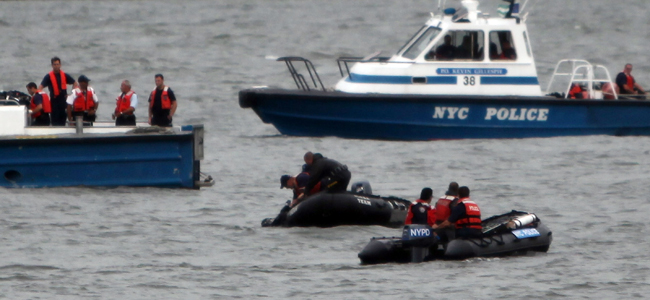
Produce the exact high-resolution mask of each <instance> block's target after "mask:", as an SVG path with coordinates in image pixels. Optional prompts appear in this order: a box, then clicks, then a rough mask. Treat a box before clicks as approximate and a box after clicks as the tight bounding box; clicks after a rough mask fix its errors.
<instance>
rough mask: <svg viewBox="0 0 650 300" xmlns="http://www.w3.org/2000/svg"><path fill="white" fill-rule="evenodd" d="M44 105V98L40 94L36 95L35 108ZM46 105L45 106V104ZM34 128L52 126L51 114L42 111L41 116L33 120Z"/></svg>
mask: <svg viewBox="0 0 650 300" xmlns="http://www.w3.org/2000/svg"><path fill="white" fill-rule="evenodd" d="M42 104H43V96H42V95H41V94H39V93H36V94H34V98H33V106H34V107H36V106H39V105H42ZM43 105H44V104H43ZM32 126H50V114H49V113H46V112H45V108H44V107H43V110H42V111H41V114H40V115H39V116H38V117H36V118H34V119H32Z"/></svg>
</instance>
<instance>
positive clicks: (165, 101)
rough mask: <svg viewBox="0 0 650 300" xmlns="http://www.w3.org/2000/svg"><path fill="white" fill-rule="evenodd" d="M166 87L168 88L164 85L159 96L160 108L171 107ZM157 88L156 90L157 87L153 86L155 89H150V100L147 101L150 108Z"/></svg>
mask: <svg viewBox="0 0 650 300" xmlns="http://www.w3.org/2000/svg"><path fill="white" fill-rule="evenodd" d="M168 89H169V87H168V86H165V87H164V88H163V90H162V95H161V96H160V102H161V103H160V106H161V107H162V109H171V108H172V102H171V101H170V100H169V94H168V93H167V90H168ZM157 90H158V88H155V89H153V91H151V101H150V102H149V107H150V108H152V107H153V101H154V99H155V97H156V91H157Z"/></svg>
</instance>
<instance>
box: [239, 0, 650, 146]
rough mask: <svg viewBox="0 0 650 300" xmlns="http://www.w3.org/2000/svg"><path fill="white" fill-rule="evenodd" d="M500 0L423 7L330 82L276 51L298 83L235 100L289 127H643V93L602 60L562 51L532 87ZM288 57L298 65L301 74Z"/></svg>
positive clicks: (526, 47) (455, 130) (564, 132)
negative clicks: (628, 87) (384, 46)
mask: <svg viewBox="0 0 650 300" xmlns="http://www.w3.org/2000/svg"><path fill="white" fill-rule="evenodd" d="M510 2H512V3H511V5H510V6H509V11H508V12H507V13H506V15H505V17H504V18H493V17H489V16H487V15H485V14H483V13H481V12H480V11H479V10H478V6H479V2H478V1H476V0H463V1H461V3H462V6H463V9H462V10H459V11H456V10H455V9H447V10H445V11H444V13H442V14H440V15H435V16H433V17H432V18H431V19H429V20H428V21H427V23H426V24H425V26H423V27H422V28H421V29H420V30H419V31H418V32H417V33H416V34H415V36H414V37H413V38H412V39H410V40H409V41H408V42H407V43H406V44H405V45H404V46H403V47H402V48H401V49H400V50H399V51H398V52H397V53H396V54H395V55H393V56H391V57H380V56H379V54H378V53H375V54H373V55H369V56H367V57H364V58H359V57H355V58H353V57H342V58H339V59H338V61H337V62H338V64H339V69H340V71H341V75H342V76H343V78H342V79H341V80H340V81H339V82H338V84H337V85H336V87H335V88H334V91H329V90H327V89H326V88H325V87H324V85H323V84H322V82H321V80H320V77H319V76H318V73H317V72H316V69H315V68H314V66H313V64H312V63H311V62H310V61H309V60H307V59H304V58H301V57H281V58H279V59H278V61H282V62H285V63H286V65H287V66H288V68H289V71H290V74H291V76H292V78H293V80H294V82H295V83H296V86H297V87H298V90H285V89H270V88H254V89H247V90H242V91H240V93H239V104H240V106H241V107H242V108H252V109H253V110H254V111H255V113H256V114H257V115H258V116H259V117H260V119H262V121H263V122H265V123H270V124H273V125H274V126H275V127H276V128H277V129H278V130H279V131H280V132H281V133H282V134H286V135H295V136H338V137H345V138H363V139H390V140H432V139H460V138H528V137H553V136H579V135H601V134H605V135H617V136H623V135H650V118H648V116H650V102H646V101H638V100H637V99H638V98H643V97H644V95H634V96H632V95H625V98H626V99H624V97H623V96H622V95H619V91H617V85H616V84H615V83H614V82H613V81H612V78H611V76H610V74H609V71H608V70H607V69H606V68H604V67H602V66H597V65H592V64H591V63H589V62H588V61H584V60H577V59H573V60H562V61H560V62H559V63H558V65H557V67H556V69H555V72H554V74H553V77H552V78H551V80H550V82H549V85H548V87H547V89H546V91H544V92H542V89H541V87H540V84H539V79H538V75H537V70H536V66H535V60H534V56H533V51H532V50H533V49H532V47H531V45H530V37H529V35H528V29H527V26H526V22H525V21H526V18H525V16H524V17H519V16H518V15H517V12H518V6H517V5H515V4H516V3H514V2H513V1H510ZM294 64H298V65H302V64H304V66H305V68H306V69H307V72H308V75H307V76H305V75H303V74H301V73H300V72H299V71H298V68H297V67H296V66H295V65H294ZM576 90H577V91H576ZM572 98H574V99H572ZM604 100H616V101H604Z"/></svg>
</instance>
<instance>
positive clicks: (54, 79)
mask: <svg viewBox="0 0 650 300" xmlns="http://www.w3.org/2000/svg"><path fill="white" fill-rule="evenodd" d="M50 62H51V63H52V71H51V72H50V73H48V74H47V75H45V77H43V80H42V81H41V84H40V85H39V86H38V90H39V91H42V90H43V88H44V87H47V88H48V89H49V90H50V102H51V104H52V113H51V116H50V117H51V119H52V126H65V120H66V109H67V107H68V105H67V104H66V98H67V97H68V90H67V86H68V85H69V84H71V85H72V86H73V88H77V87H79V85H78V84H77V82H75V81H74V78H72V76H70V75H69V74H67V73H65V72H63V70H61V59H60V58H58V57H56V56H55V57H52V59H51V60H50Z"/></svg>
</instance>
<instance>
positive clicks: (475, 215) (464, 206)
mask: <svg viewBox="0 0 650 300" xmlns="http://www.w3.org/2000/svg"><path fill="white" fill-rule="evenodd" d="M458 198H460V199H459V200H458V204H457V205H456V206H454V208H452V210H451V215H450V216H449V218H448V219H447V220H445V221H444V222H442V223H441V224H440V225H434V226H432V227H433V229H436V230H437V229H439V228H448V227H451V226H452V225H453V226H456V238H477V237H481V236H482V235H483V232H482V230H483V226H482V225H481V210H480V209H479V207H478V205H477V204H476V203H475V202H474V201H472V200H471V199H470V198H469V188H468V187H466V186H461V187H460V188H458Z"/></svg>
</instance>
